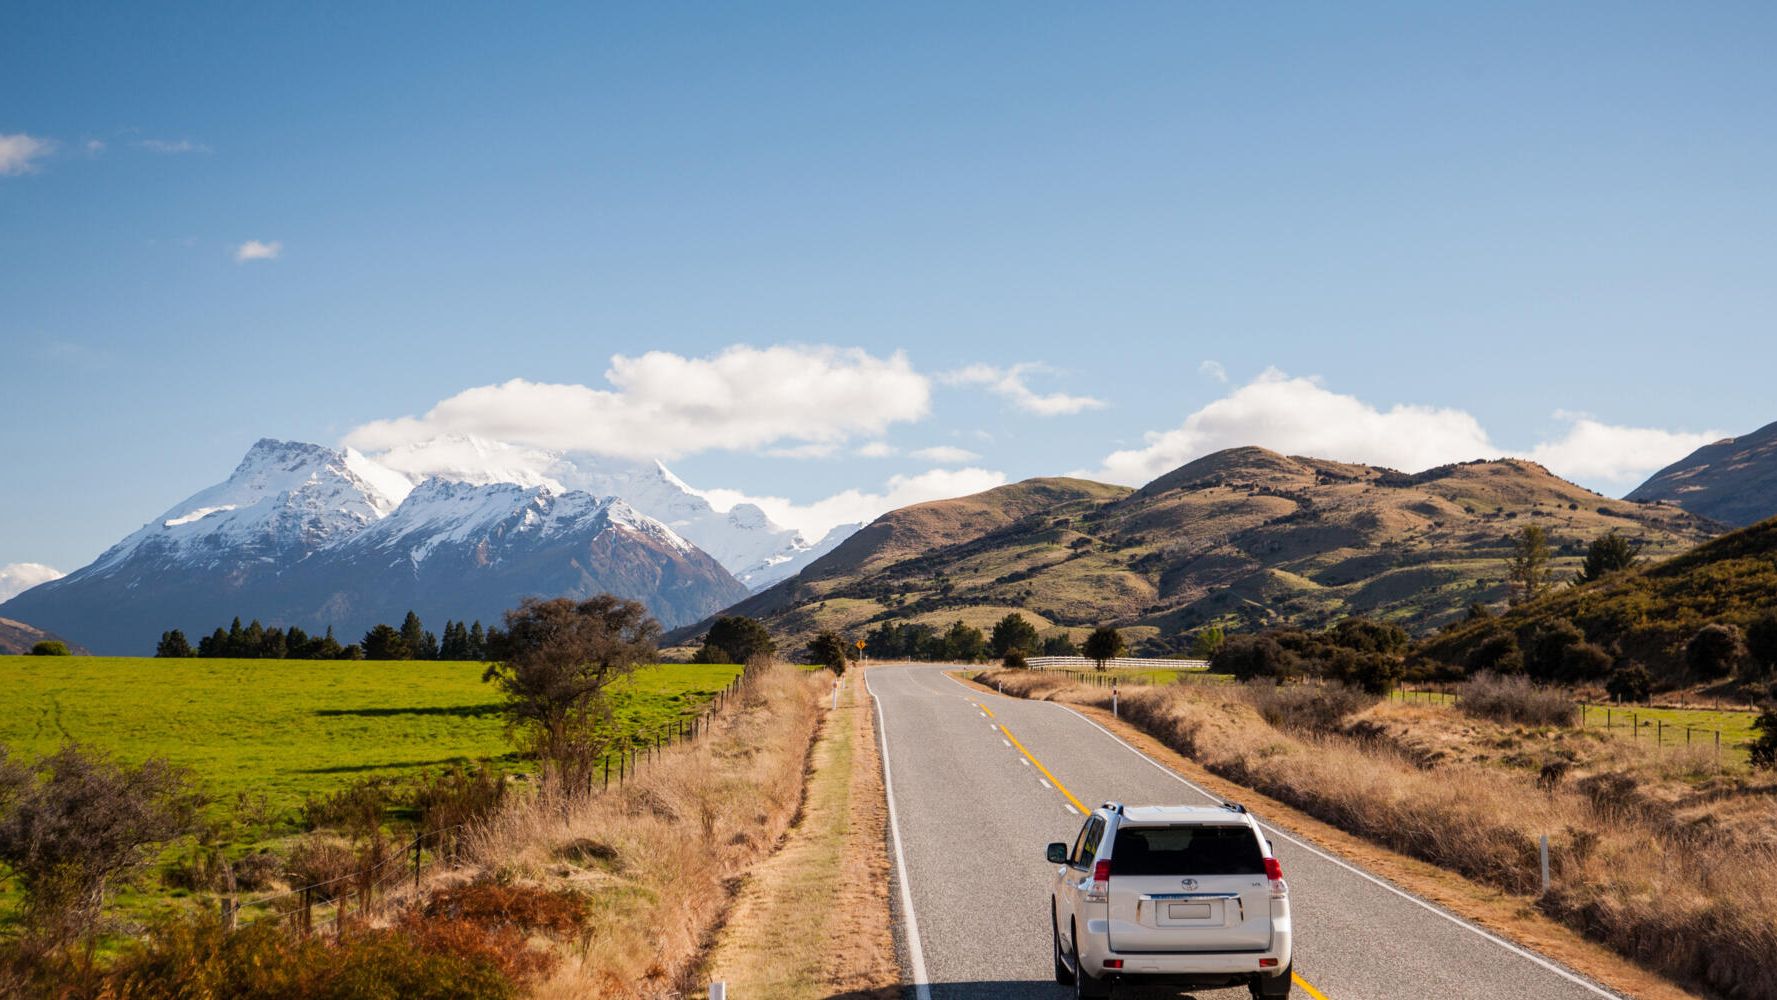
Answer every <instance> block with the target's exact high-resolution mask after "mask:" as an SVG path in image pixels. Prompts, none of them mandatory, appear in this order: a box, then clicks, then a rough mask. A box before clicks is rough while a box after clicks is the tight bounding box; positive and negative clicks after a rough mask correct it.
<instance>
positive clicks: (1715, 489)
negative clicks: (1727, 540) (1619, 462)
mask: <svg viewBox="0 0 1777 1000" xmlns="http://www.w3.org/2000/svg"><path fill="white" fill-rule="evenodd" d="M1629 499H1631V500H1650V501H1651V500H1665V501H1668V502H1670V503H1675V504H1678V505H1679V506H1680V507H1683V508H1684V509H1686V510H1688V511H1691V512H1692V513H1695V514H1701V515H1703V516H1704V517H1712V518H1715V519H1716V520H1717V521H1722V522H1724V523H1727V524H1731V525H1735V526H1737V527H1739V526H1745V525H1749V524H1753V523H1756V522H1758V521H1762V520H1764V519H1765V518H1767V517H1771V516H1772V515H1777V424H1767V425H1766V426H1764V427H1761V428H1759V429H1758V430H1756V431H1753V432H1752V433H1751V434H1742V435H1741V436H1739V437H1733V438H1727V439H1725V440H1722V441H1717V442H1715V443H1714V444H1707V445H1704V446H1703V447H1701V448H1698V449H1697V450H1696V451H1693V452H1691V453H1690V454H1689V455H1687V456H1685V457H1684V458H1682V459H1679V460H1678V461H1677V462H1674V463H1672V464H1671V465H1668V466H1667V467H1666V468H1664V469H1661V470H1660V471H1659V472H1656V473H1654V475H1653V477H1652V478H1650V479H1649V480H1648V481H1647V482H1645V483H1642V484H1641V485H1640V486H1638V487H1636V488H1635V492H1633V493H1630V494H1629Z"/></svg>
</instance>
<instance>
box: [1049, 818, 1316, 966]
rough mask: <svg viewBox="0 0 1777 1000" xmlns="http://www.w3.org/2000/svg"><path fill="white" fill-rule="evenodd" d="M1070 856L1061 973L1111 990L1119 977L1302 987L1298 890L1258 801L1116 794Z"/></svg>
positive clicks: (1063, 851)
mask: <svg viewBox="0 0 1777 1000" xmlns="http://www.w3.org/2000/svg"><path fill="white" fill-rule="evenodd" d="M1048 859H1049V862H1050V863H1051V864H1055V865H1060V866H1061V867H1060V868H1058V869H1057V870H1056V872H1055V889H1054V896H1053V897H1052V898H1051V900H1050V911H1049V912H1050V919H1051V927H1052V929H1053V932H1054V936H1055V981H1056V982H1058V983H1061V984H1063V985H1072V986H1073V987H1074V991H1075V995H1076V996H1082V997H1103V996H1109V995H1110V993H1111V990H1112V989H1113V988H1114V986H1115V985H1116V984H1117V983H1119V982H1143V983H1156V984H1165V985H1174V986H1182V987H1186V988H1191V987H1197V988H1203V989H1211V988H1215V987H1219V986H1242V985H1244V986H1246V987H1247V988H1248V989H1250V990H1251V991H1252V995H1253V996H1255V997H1262V998H1276V997H1288V996H1289V995H1290V897H1289V887H1288V886H1287V885H1285V884H1284V881H1283V868H1282V867H1281V866H1280V865H1279V864H1278V863H1277V859H1276V858H1275V857H1272V855H1271V845H1270V843H1269V842H1268V841H1266V840H1265V838H1264V836H1263V835H1262V834H1261V833H1260V831H1259V824H1258V823H1256V822H1254V821H1253V818H1252V817H1251V816H1250V815H1248V814H1247V811H1246V810H1245V809H1243V808H1241V807H1240V806H1238V805H1235V804H1233V803H1231V802H1225V803H1223V804H1222V805H1221V806H1219V807H1217V806H1129V807H1124V806H1122V805H1120V804H1118V803H1115V802H1106V803H1105V804H1104V805H1102V806H1100V807H1099V808H1097V809H1094V810H1093V811H1092V815H1090V816H1088V817H1086V824H1085V825H1084V826H1082V827H1081V828H1080V834H1079V836H1078V837H1075V838H1074V844H1073V848H1072V849H1071V850H1070V849H1069V848H1068V845H1066V844H1050V845H1049V851H1048Z"/></svg>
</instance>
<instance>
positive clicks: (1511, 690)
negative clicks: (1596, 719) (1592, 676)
mask: <svg viewBox="0 0 1777 1000" xmlns="http://www.w3.org/2000/svg"><path fill="white" fill-rule="evenodd" d="M1457 706H1458V707H1459V708H1461V709H1462V711H1463V712H1464V713H1466V714H1468V715H1472V716H1475V717H1476V718H1481V719H1492V720H1494V721H1495V722H1508V723H1517V724H1519V725H1525V726H1570V725H1572V724H1573V720H1574V717H1575V715H1576V714H1577V713H1578V711H1579V708H1578V706H1576V705H1575V704H1574V702H1573V699H1572V698H1570V697H1568V695H1567V693H1566V692H1564V691H1559V690H1556V689H1554V688H1544V687H1538V686H1537V685H1535V684H1533V683H1531V681H1530V679H1529V678H1527V677H1502V676H1500V675H1498V674H1476V675H1475V676H1474V677H1473V678H1472V679H1470V680H1469V682H1468V683H1467V684H1464V685H1463V688H1462V697H1461V698H1460V699H1459V700H1458V701H1457Z"/></svg>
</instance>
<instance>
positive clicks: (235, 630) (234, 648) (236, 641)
mask: <svg viewBox="0 0 1777 1000" xmlns="http://www.w3.org/2000/svg"><path fill="white" fill-rule="evenodd" d="M222 655H223V656H244V655H246V654H244V653H242V652H241V616H240V615H235V616H234V624H232V625H230V626H228V645H227V647H226V648H225V649H224V650H223V652H222Z"/></svg>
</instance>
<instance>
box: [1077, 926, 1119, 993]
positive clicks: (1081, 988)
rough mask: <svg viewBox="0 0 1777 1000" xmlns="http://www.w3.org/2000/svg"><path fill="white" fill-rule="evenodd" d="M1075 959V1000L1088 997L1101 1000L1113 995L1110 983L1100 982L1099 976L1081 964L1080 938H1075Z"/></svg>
mask: <svg viewBox="0 0 1777 1000" xmlns="http://www.w3.org/2000/svg"><path fill="white" fill-rule="evenodd" d="M1073 959H1074V998H1075V1000H1086V998H1088V997H1090V998H1091V1000H1100V998H1102V997H1108V996H1110V995H1111V988H1110V985H1109V984H1108V983H1104V982H1100V981H1099V980H1098V978H1097V977H1095V976H1093V975H1092V974H1091V973H1089V972H1087V971H1086V967H1085V966H1084V965H1081V964H1080V941H1079V939H1078V938H1075V939H1074V947H1073Z"/></svg>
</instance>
